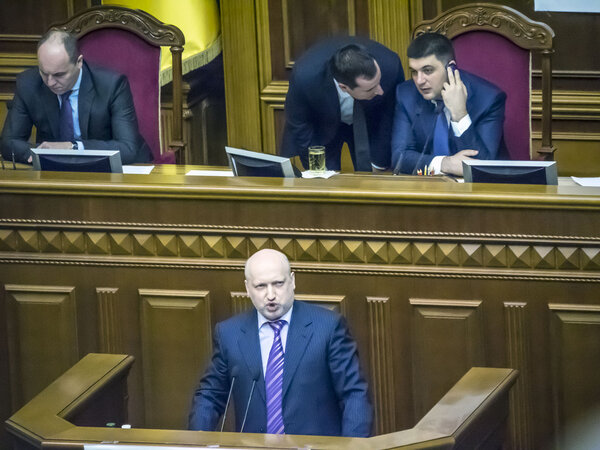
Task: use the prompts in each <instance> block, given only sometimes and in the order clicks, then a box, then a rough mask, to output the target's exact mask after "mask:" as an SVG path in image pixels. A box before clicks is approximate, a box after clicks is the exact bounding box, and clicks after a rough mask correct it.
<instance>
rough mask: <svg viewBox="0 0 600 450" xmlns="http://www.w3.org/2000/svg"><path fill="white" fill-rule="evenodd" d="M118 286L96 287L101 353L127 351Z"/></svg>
mask: <svg viewBox="0 0 600 450" xmlns="http://www.w3.org/2000/svg"><path fill="white" fill-rule="evenodd" d="M118 292H119V289H118V288H109V287H107V288H102V287H101V288H96V298H97V299H98V342H99V351H100V352H101V353H127V351H126V349H125V346H124V345H123V323H122V322H121V314H120V311H119V297H118V295H117V293H118Z"/></svg>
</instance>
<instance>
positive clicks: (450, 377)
mask: <svg viewBox="0 0 600 450" xmlns="http://www.w3.org/2000/svg"><path fill="white" fill-rule="evenodd" d="M409 302H410V305H411V307H412V319H411V344H412V371H413V391H414V393H415V394H414V395H415V404H414V408H415V410H414V414H415V417H416V418H421V417H422V416H423V414H425V413H426V412H427V411H428V410H429V408H431V406H432V405H434V404H435V403H436V402H437V401H438V400H439V399H440V398H441V397H442V395H443V394H444V392H446V391H447V390H448V389H449V388H450V387H451V386H452V385H453V384H454V383H455V382H456V381H458V380H459V379H460V376H461V375H460V374H461V373H465V371H466V370H469V369H470V368H471V367H477V366H485V343H484V340H483V327H484V324H483V315H482V312H481V303H482V302H481V301H475V300H437V299H409Z"/></svg>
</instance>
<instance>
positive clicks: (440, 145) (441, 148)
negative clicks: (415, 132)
mask: <svg viewBox="0 0 600 450" xmlns="http://www.w3.org/2000/svg"><path fill="white" fill-rule="evenodd" d="M435 111H436V113H437V117H436V119H435V128H434V130H433V154H434V156H447V155H449V154H450V146H449V144H448V121H447V120H446V114H444V102H443V101H441V100H438V101H437V102H436V107H435Z"/></svg>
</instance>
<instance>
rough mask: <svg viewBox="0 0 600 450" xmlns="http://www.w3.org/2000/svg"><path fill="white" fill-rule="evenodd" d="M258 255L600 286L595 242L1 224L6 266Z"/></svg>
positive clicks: (209, 260) (0, 252) (233, 264)
mask: <svg viewBox="0 0 600 450" xmlns="http://www.w3.org/2000/svg"><path fill="white" fill-rule="evenodd" d="M261 248H274V249H277V250H280V251H282V252H283V253H285V254H286V255H287V256H288V258H289V259H290V261H291V262H292V264H293V266H294V269H295V270H299V271H312V272H319V273H352V274H359V273H363V274H370V273H373V274H387V275H399V274H400V275H401V274H406V275H408V276H439V277H456V278H464V277H474V278H488V279H489V278H509V279H544V280H550V279H557V280H563V281H564V280H566V279H571V280H577V281H593V282H598V280H600V238H598V237H580V236H538V235H509V234H507V235H500V234H488V233H436V232H418V231H415V232H393V231H374V230H372V231H368V230H365V231H360V230H330V229H316V228H315V229H305V228H275V227H273V228H259V227H235V226H227V227H220V226H211V225H207V226H204V227H194V226H187V225H181V226H177V225H159V224H157V225H153V224H122V223H119V224H104V223H93V222H70V221H28V220H18V219H16V220H6V219H4V220H0V260H2V261H5V262H12V263H36V264H59V265H60V264H68V265H96V266H123V267H177V268H198V267H212V268H217V267H219V268H224V269H230V268H231V269H235V270H238V269H239V267H240V265H241V264H242V263H243V261H244V260H245V259H247V258H248V257H249V256H250V255H252V254H253V253H254V252H255V251H256V250H258V249H261Z"/></svg>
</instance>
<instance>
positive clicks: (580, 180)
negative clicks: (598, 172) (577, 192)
mask: <svg viewBox="0 0 600 450" xmlns="http://www.w3.org/2000/svg"><path fill="white" fill-rule="evenodd" d="M571 179H572V180H573V181H574V182H575V183H577V184H578V185H579V186H588V187H600V177H571Z"/></svg>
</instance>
